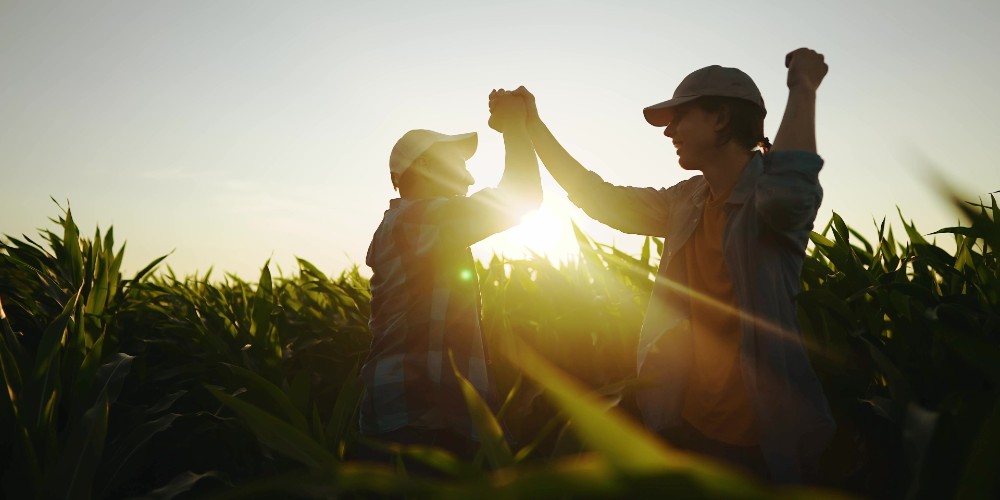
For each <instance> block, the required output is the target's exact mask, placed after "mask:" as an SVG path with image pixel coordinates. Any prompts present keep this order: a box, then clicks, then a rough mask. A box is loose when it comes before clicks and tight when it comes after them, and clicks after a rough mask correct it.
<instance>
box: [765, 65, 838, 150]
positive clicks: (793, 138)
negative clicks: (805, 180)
mask: <svg viewBox="0 0 1000 500" xmlns="http://www.w3.org/2000/svg"><path fill="white" fill-rule="evenodd" d="M785 66H786V67H787V68H788V104H787V105H786V106H785V114H784V116H782V118H781V125H779V126H778V134H777V135H776V136H775V137H774V147H772V148H771V151H807V152H810V153H815V152H816V90H817V89H818V88H819V84H820V82H822V81H823V77H824V76H826V72H827V70H828V68H827V65H826V63H825V62H823V55H822V54H820V53H817V52H816V51H814V50H811V49H806V48H801V49H796V50H794V51H792V52H789V53H788V55H786V56H785Z"/></svg>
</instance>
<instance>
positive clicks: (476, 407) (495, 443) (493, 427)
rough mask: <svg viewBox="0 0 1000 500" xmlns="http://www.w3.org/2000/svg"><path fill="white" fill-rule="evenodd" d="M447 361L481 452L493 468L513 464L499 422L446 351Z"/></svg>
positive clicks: (512, 458)
mask: <svg viewBox="0 0 1000 500" xmlns="http://www.w3.org/2000/svg"><path fill="white" fill-rule="evenodd" d="M448 359H450V360H451V369H452V371H453V372H454V373H455V378H457V379H458V384H459V388H461V389H462V396H464V397H465V404H466V406H467V407H468V408H469V415H470V416H471V417H472V424H473V425H474V426H475V428H476V433H477V434H479V439H480V441H481V443H482V452H483V454H484V456H485V457H486V460H488V461H489V463H490V465H492V466H493V467H494V468H497V467H506V466H508V465H511V464H513V463H514V456H513V455H512V454H511V452H510V447H508V446H507V439H506V437H504V434H503V429H502V428H501V427H500V422H498V421H497V419H496V417H495V416H494V415H493V412H492V411H491V410H490V406H489V405H488V404H486V401H483V398H482V396H480V395H479V392H478V391H477V390H476V388H475V386H473V385H472V383H471V382H469V381H468V379H466V378H465V377H464V376H463V375H462V372H461V371H459V369H458V365H456V364H455V356H454V355H453V354H452V352H451V351H448Z"/></svg>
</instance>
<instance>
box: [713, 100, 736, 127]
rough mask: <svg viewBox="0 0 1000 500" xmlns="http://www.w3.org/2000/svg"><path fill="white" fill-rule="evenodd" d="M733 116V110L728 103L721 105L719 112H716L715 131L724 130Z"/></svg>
mask: <svg viewBox="0 0 1000 500" xmlns="http://www.w3.org/2000/svg"><path fill="white" fill-rule="evenodd" d="M732 117H733V112H732V110H731V109H730V108H729V105H728V104H722V105H720V106H719V112H718V113H716V114H715V131H716V132H722V131H723V130H725V129H726V127H728V126H729V120H731V119H732Z"/></svg>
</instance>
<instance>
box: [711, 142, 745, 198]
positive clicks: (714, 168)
mask: <svg viewBox="0 0 1000 500" xmlns="http://www.w3.org/2000/svg"><path fill="white" fill-rule="evenodd" d="M732 146H733V144H732V143H729V144H727V145H726V146H723V147H722V148H720V149H719V151H718V154H716V155H715V157H714V158H710V159H709V161H708V162H707V164H708V165H711V168H705V169H703V170H702V171H701V172H702V174H704V175H705V181H706V182H708V188H709V190H710V191H711V192H712V198H716V199H718V198H719V197H720V196H726V195H728V194H729V193H730V192H731V191H732V190H733V186H735V185H736V183H737V182H739V180H740V174H742V173H743V168H744V167H746V165H747V163H748V162H749V161H750V159H751V158H753V155H754V153H753V151H746V150H742V149H739V148H735V147H732Z"/></svg>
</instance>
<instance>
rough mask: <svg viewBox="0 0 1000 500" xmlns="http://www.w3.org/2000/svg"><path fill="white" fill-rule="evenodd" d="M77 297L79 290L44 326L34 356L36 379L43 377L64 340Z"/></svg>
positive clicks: (34, 374)
mask: <svg viewBox="0 0 1000 500" xmlns="http://www.w3.org/2000/svg"><path fill="white" fill-rule="evenodd" d="M79 299H80V290H77V291H76V293H75V294H74V295H73V296H71V297H70V300H69V301H67V302H66V305H65V306H64V307H63V310H62V312H61V313H59V315H58V316H56V318H55V319H54V320H52V322H51V323H49V325H48V326H47V327H46V328H45V332H43V333H42V338H41V340H40V341H39V342H38V354H37V355H36V357H35V366H34V370H33V371H32V373H33V376H34V377H35V378H36V379H41V378H42V377H44V376H45V373H46V372H47V371H48V370H49V367H50V365H51V364H52V359H53V357H54V356H55V354H56V352H58V351H59V348H60V346H61V345H62V343H63V341H64V338H65V336H66V329H67V327H68V326H69V324H70V321H71V320H73V319H74V318H73V313H74V312H75V311H76V304H77V301H78V300H79ZM79 320H82V318H79Z"/></svg>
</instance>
